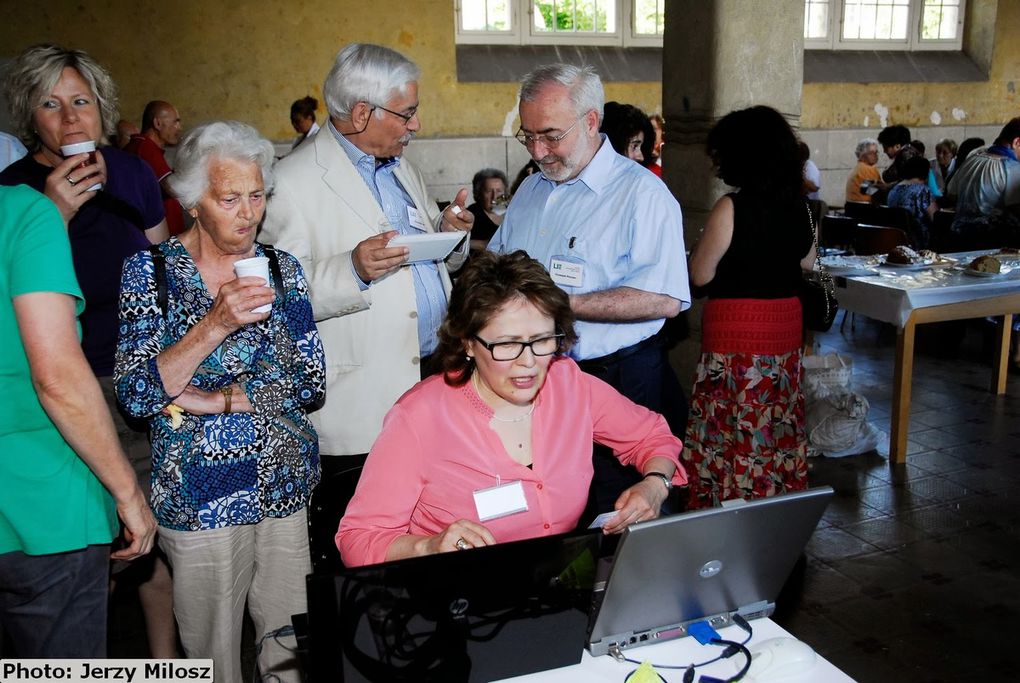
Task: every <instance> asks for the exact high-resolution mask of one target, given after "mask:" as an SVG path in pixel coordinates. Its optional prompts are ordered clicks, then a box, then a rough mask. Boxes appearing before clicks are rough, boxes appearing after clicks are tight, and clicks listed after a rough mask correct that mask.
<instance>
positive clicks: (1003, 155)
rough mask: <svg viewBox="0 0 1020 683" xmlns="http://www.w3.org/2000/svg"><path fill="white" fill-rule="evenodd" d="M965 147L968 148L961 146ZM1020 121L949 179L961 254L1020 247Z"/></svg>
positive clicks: (1004, 129)
mask: <svg viewBox="0 0 1020 683" xmlns="http://www.w3.org/2000/svg"><path fill="white" fill-rule="evenodd" d="M960 147H961V149H962V147H963V145H961V146H960ZM1017 154H1020V117H1017V118H1014V119H1012V120H1010V121H1009V123H1007V124H1006V125H1005V126H1003V128H1002V130H1001V131H1000V132H999V135H998V137H996V138H995V143H994V144H992V145H991V146H989V147H988V148H986V149H979V150H977V151H975V152H972V153H971V154H970V155H968V156H967V160H966V161H965V162H963V165H962V166H957V167H956V171H955V172H954V173H953V175H952V177H951V178H950V180H949V187H948V192H949V194H950V195H953V196H955V197H956V217H955V219H954V220H953V226H952V232H953V235H954V240H956V242H957V244H956V245H955V247H956V248H957V249H958V250H961V251H964V250H970V249H990V248H995V247H1004V246H1008V247H1020V161H1017Z"/></svg>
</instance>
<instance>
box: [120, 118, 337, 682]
mask: <svg viewBox="0 0 1020 683" xmlns="http://www.w3.org/2000/svg"><path fill="white" fill-rule="evenodd" d="M175 161H176V164H177V172H175V173H174V175H173V177H172V179H171V188H172V189H173V192H174V195H175V196H177V197H180V200H181V204H182V205H183V206H184V207H185V209H187V211H188V212H189V214H190V215H191V216H192V218H194V219H195V223H194V226H193V227H192V228H191V229H190V230H188V231H187V232H185V233H184V234H182V235H181V236H180V237H171V238H170V239H169V240H167V241H165V242H163V243H162V244H160V245H159V247H158V248H157V251H156V252H153V251H150V250H145V251H142V252H140V253H138V254H135V255H134V256H132V257H131V258H129V259H128V260H127V261H126V262H125V263H124V274H123V277H122V279H121V283H122V284H121V295H120V321H121V329H122V331H121V335H120V339H119V341H118V344H117V368H116V386H117V396H118V397H119V398H120V401H121V403H122V404H123V405H124V407H125V408H126V409H127V411H128V412H129V413H130V414H131V415H132V416H134V417H136V418H140V419H146V420H148V421H149V422H150V427H151V439H152V462H153V471H154V475H155V476H154V477H153V484H152V508H153V510H154V511H155V513H156V518H157V520H158V521H159V526H160V530H159V543H160V546H161V547H162V548H163V550H164V551H165V552H166V556H167V558H168V559H169V561H170V566H171V567H172V568H173V573H174V574H173V586H174V610H175V612H176V614H177V619H178V622H179V624H180V631H181V643H182V644H183V645H184V650H185V652H186V653H187V656H188V657H191V658H211V659H212V660H213V663H214V667H215V672H216V680H217V681H219V682H221V683H241V680H242V676H241V631H242V627H243V613H244V608H245V603H246V602H247V606H248V611H249V612H250V614H251V617H252V621H253V622H254V624H255V638H256V641H257V642H259V643H261V645H262V648H261V652H260V654H259V657H258V666H259V670H260V671H261V673H262V675H263V676H264V677H266V678H269V677H274V678H275V679H276V680H280V681H293V682H295V683H296V682H297V681H298V680H300V676H299V674H298V671H297V663H296V660H295V659H294V657H293V655H292V654H291V653H292V651H293V650H292V648H293V645H285V644H284V641H282V640H281V638H277V637H268V634H270V633H271V632H275V631H276V630H277V629H279V628H280V627H284V626H287V625H289V624H290V617H291V615H293V614H299V613H302V612H305V611H307V605H306V600H305V593H304V591H302V590H296V589H295V585H294V583H295V581H296V580H297V581H300V579H301V578H302V577H304V576H305V575H306V574H308V573H310V571H311V564H310V561H309V555H308V530H307V525H308V521H307V514H306V510H307V506H308V496H309V493H310V491H311V489H312V487H313V486H314V485H315V483H316V482H317V481H318V480H319V457H318V440H317V438H316V434H315V429H314V428H313V427H312V425H311V423H310V422H309V420H308V417H307V414H306V413H307V412H308V411H309V410H312V409H314V407H315V406H317V405H318V404H319V403H321V401H322V398H323V392H324V389H325V384H326V367H325V360H324V357H323V352H322V343H321V342H320V340H319V334H318V332H317V331H316V328H315V323H314V321H313V320H312V309H311V304H310V303H309V300H308V288H307V283H306V282H305V279H304V274H303V273H302V271H301V266H300V265H299V264H298V262H297V259H295V258H294V257H292V256H290V255H289V254H287V253H285V252H283V251H279V250H276V251H273V252H268V251H267V248H266V247H264V246H263V245H261V244H256V243H255V231H256V229H257V228H258V226H259V223H260V222H261V221H262V217H263V215H264V213H265V198H266V193H267V191H269V190H270V189H272V175H271V170H270V169H271V167H272V163H273V146H272V144H270V143H269V141H268V140H264V139H262V138H260V137H259V135H258V133H257V132H256V131H255V129H254V128H252V127H251V126H247V125H245V124H243V123H239V122H237V121H227V122H216V123H209V124H205V125H202V126H198V127H197V128H195V129H194V130H192V131H191V132H189V133H188V134H187V135H186V136H184V138H183V139H182V140H181V144H180V147H179V148H178V152H177V156H176V159H175ZM256 256H260V257H270V262H271V264H272V261H273V259H274V258H275V262H276V265H275V266H273V265H270V266H269V271H270V273H272V275H271V276H270V279H271V280H273V282H272V283H270V282H266V281H265V280H263V279H261V278H257V277H237V276H236V275H235V271H234V264H235V263H237V262H238V261H240V260H241V259H247V258H252V257H256ZM156 259H158V261H157V260H156ZM160 265H161V267H160ZM264 305H270V306H271V308H270V309H269V310H261V308H262V307H263V306H264Z"/></svg>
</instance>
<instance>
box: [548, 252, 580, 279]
mask: <svg viewBox="0 0 1020 683" xmlns="http://www.w3.org/2000/svg"><path fill="white" fill-rule="evenodd" d="M549 276H550V277H552V280H553V282H555V283H556V284H558V285H562V286H564V287H581V286H583V285H584V263H583V262H581V261H580V260H579V259H576V258H573V257H571V256H553V257H552V259H551V260H550V261H549Z"/></svg>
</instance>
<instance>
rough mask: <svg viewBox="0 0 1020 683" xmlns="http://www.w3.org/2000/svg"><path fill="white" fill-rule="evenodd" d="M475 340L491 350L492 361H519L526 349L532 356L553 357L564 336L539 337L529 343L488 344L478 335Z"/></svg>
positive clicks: (506, 342)
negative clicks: (529, 350)
mask: <svg viewBox="0 0 1020 683" xmlns="http://www.w3.org/2000/svg"><path fill="white" fill-rule="evenodd" d="M474 338H475V341H477V342H478V343H479V344H481V345H482V346H484V347H485V348H486V349H488V350H489V354H490V355H491V356H492V360H517V359H518V358H520V357H521V354H522V353H524V349H531V353H532V355H535V356H551V355H552V354H554V353H556V352H557V351H559V350H560V345H561V343H562V341H563V335H562V334H554V335H551V336H549V337H539V338H538V339H532V340H531V341H529V342H523V341H505V342H487V341H485V340H484V339H482V338H481V337H479V336H478V335H477V334H476V335H474Z"/></svg>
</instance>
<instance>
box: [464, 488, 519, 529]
mask: <svg viewBox="0 0 1020 683" xmlns="http://www.w3.org/2000/svg"><path fill="white" fill-rule="evenodd" d="M474 496H475V509H476V510H477V511H478V519H479V520H480V521H482V522H487V521H489V520H490V519H499V518H500V517H506V516H507V515H515V514H517V513H518V512H527V511H528V501H527V499H526V498H525V497H524V486H522V485H521V482H519V481H514V482H511V483H509V484H503V485H502V486H493V487H492V488H488V489H478V490H477V491H475V493H474Z"/></svg>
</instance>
